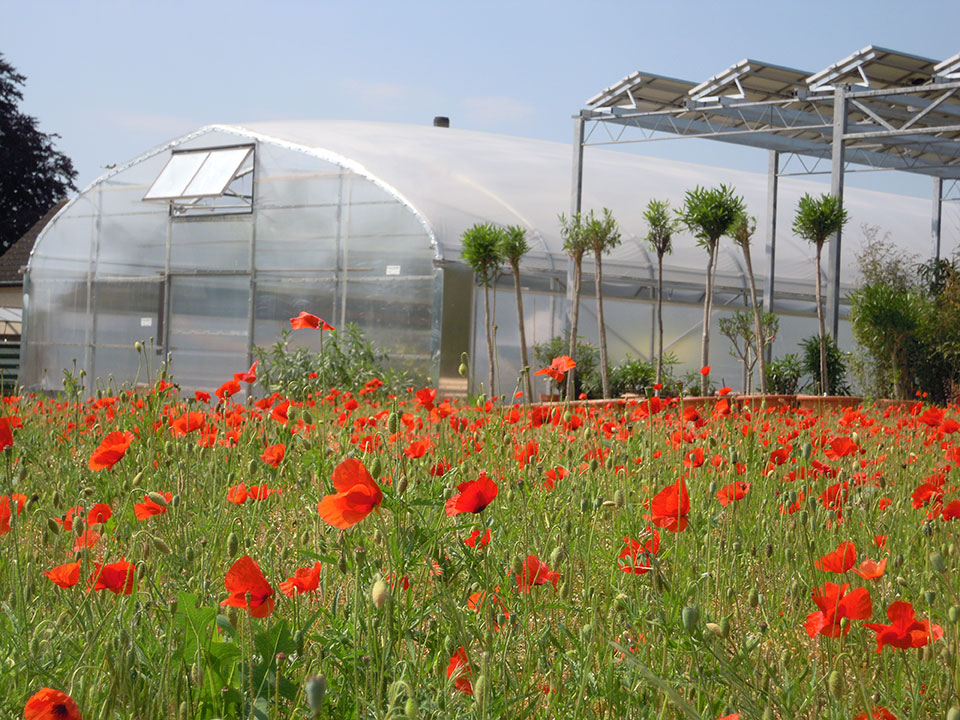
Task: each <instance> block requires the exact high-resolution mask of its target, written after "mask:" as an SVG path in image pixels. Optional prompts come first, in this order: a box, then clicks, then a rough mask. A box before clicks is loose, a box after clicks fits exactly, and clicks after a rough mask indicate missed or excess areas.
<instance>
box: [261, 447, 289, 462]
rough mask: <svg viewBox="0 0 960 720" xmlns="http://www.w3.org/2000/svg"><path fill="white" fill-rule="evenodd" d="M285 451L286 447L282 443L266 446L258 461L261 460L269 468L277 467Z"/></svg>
mask: <svg viewBox="0 0 960 720" xmlns="http://www.w3.org/2000/svg"><path fill="white" fill-rule="evenodd" d="M286 450H287V446H286V445H284V444H283V443H279V444H277V445H268V446H267V447H266V448H264V451H263V453H262V454H261V455H260V459H261V460H263V461H264V462H265V463H266V464H267V465H269V466H270V467H278V466H279V465H280V463H281V462H282V461H283V455H284V453H285V452H286Z"/></svg>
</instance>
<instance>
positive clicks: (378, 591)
mask: <svg viewBox="0 0 960 720" xmlns="http://www.w3.org/2000/svg"><path fill="white" fill-rule="evenodd" d="M370 599H371V600H372V601H373V605H374V607H375V608H377V610H382V609H383V605H384V603H385V602H386V601H387V584H386V583H385V582H384V581H383V580H382V579H381V580H377V581H376V582H375V583H374V584H373V587H372V588H371V590H370Z"/></svg>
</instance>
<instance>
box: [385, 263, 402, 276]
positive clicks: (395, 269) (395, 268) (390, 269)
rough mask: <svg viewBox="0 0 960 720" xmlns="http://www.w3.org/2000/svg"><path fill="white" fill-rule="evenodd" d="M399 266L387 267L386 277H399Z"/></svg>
mask: <svg viewBox="0 0 960 720" xmlns="http://www.w3.org/2000/svg"><path fill="white" fill-rule="evenodd" d="M399 274H400V266H399V265H387V275H399Z"/></svg>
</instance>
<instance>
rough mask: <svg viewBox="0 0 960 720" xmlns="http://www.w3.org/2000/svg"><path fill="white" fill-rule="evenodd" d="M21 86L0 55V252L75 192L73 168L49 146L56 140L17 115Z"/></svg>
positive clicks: (34, 122)
mask: <svg viewBox="0 0 960 720" xmlns="http://www.w3.org/2000/svg"><path fill="white" fill-rule="evenodd" d="M25 82H26V77H24V76H23V75H21V74H20V73H18V72H17V71H16V70H15V69H14V68H13V66H12V65H10V64H9V63H8V62H7V61H6V60H4V57H3V54H0V252H5V251H6V250H7V248H9V247H10V246H11V245H12V244H13V243H15V242H16V241H17V240H18V239H19V238H20V236H21V235H23V234H24V233H25V232H27V230H29V229H30V227H31V226H32V225H33V224H34V223H35V222H37V220H39V219H40V218H41V217H43V215H44V214H45V213H46V212H47V210H49V209H50V208H51V207H52V206H53V205H55V204H56V203H57V202H58V201H60V200H61V199H63V198H64V197H66V195H67V193H68V192H70V191H71V190H76V189H77V188H76V186H75V185H74V183H73V181H74V179H75V178H76V177H77V171H76V170H74V169H73V163H72V162H71V161H70V158H68V157H67V156H66V155H64V154H63V153H61V152H59V151H57V150H56V149H55V148H54V146H53V141H54V139H56V138H58V137H59V135H54V134H49V135H48V134H47V133H43V132H40V130H39V128H38V127H37V120H36V118H32V117H30V116H29V115H25V114H23V113H22V112H20V108H19V105H20V102H21V101H22V100H23V92H22V90H21V87H22V86H23V84H24V83H25Z"/></svg>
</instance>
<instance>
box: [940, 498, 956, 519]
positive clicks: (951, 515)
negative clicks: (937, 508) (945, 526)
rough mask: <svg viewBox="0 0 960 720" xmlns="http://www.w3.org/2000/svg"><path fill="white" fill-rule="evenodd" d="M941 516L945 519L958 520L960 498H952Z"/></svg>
mask: <svg viewBox="0 0 960 720" xmlns="http://www.w3.org/2000/svg"><path fill="white" fill-rule="evenodd" d="M940 517H941V518H943V519H944V520H956V519H957V518H960V500H951V501H950V502H948V503H947V504H946V505H945V506H944V508H943V512H942V513H941V514H940Z"/></svg>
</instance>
